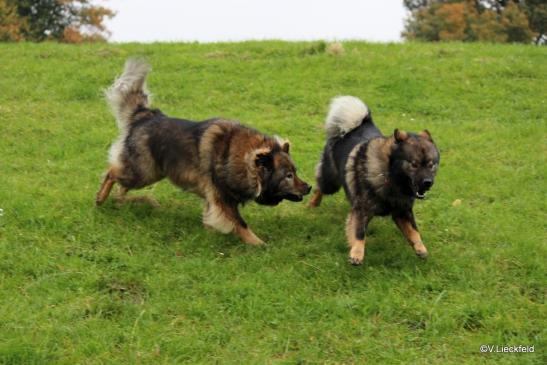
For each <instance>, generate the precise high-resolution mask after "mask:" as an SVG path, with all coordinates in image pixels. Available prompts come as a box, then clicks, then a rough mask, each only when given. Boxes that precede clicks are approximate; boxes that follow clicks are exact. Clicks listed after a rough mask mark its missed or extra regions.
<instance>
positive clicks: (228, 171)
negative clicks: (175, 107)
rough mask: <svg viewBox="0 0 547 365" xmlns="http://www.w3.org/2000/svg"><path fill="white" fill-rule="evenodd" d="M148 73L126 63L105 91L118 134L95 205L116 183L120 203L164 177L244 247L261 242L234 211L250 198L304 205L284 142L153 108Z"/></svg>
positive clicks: (220, 121)
mask: <svg viewBox="0 0 547 365" xmlns="http://www.w3.org/2000/svg"><path fill="white" fill-rule="evenodd" d="M148 72H149V66H148V65H147V64H146V63H143V62H140V61H136V60H129V61H127V63H126V65H125V70H124V73H123V75H122V76H121V77H119V78H118V79H117V80H116V82H115V83H114V85H113V86H112V87H111V88H110V89H109V90H108V91H107V93H106V95H107V99H108V102H109V104H110V106H111V107H112V110H113V112H114V114H115V116H116V119H117V121H118V127H119V129H120V136H119V138H118V140H117V141H116V142H115V143H114V144H113V145H112V147H111V148H110V158H109V162H110V168H109V169H108V171H107V173H106V176H105V178H104V181H103V183H102V185H101V188H100V190H99V192H98V193H97V198H96V203H97V204H101V203H102V202H104V200H105V199H106V198H107V197H108V195H109V194H110V190H111V189H112V186H113V185H114V183H118V184H120V185H121V189H120V194H119V196H118V199H119V200H128V199H130V198H127V197H126V193H127V192H128V191H129V190H132V189H139V188H142V187H144V186H147V185H150V184H153V183H155V182H157V181H159V180H161V179H163V178H165V177H167V178H169V180H171V182H172V183H173V184H175V185H177V186H179V187H181V188H184V189H187V190H190V191H192V192H195V193H197V194H198V195H200V196H201V197H202V198H203V199H205V208H204V212H203V223H204V224H205V226H207V227H212V228H214V229H217V230H218V231H220V232H223V233H229V232H234V233H235V234H237V235H238V236H239V237H240V238H241V239H242V240H243V241H245V242H246V243H250V244H255V245H258V244H262V243H264V242H263V241H262V240H261V239H260V238H258V237H257V236H256V235H255V234H254V233H253V232H252V231H251V230H250V229H249V228H248V227H247V224H246V223H245V221H244V220H243V218H242V217H241V215H240V214H239V210H238V206H239V205H240V204H242V203H245V202H247V201H250V200H254V201H256V202H257V203H259V204H264V205H277V204H279V203H280V202H281V201H282V200H283V199H288V200H292V201H301V200H302V197H303V196H304V195H306V194H308V193H309V192H310V190H311V187H310V186H308V184H306V183H305V182H304V181H302V180H300V179H299V178H298V176H296V168H295V166H294V163H293V162H292V160H291V157H290V156H289V143H288V142H286V141H284V140H282V139H281V138H279V137H269V136H266V135H264V134H262V133H260V132H258V131H256V130H254V129H250V128H247V127H244V126H242V125H240V124H238V123H236V122H233V121H228V120H223V119H211V120H207V121H204V122H192V121H188V120H183V119H176V118H170V117H168V116H166V115H164V114H163V113H162V112H161V111H159V110H157V109H150V108H149V96H148V92H147V90H146V86H145V80H146V75H147V74H148ZM143 198H144V197H141V198H140V199H141V200H142V199H143ZM133 200H135V199H133Z"/></svg>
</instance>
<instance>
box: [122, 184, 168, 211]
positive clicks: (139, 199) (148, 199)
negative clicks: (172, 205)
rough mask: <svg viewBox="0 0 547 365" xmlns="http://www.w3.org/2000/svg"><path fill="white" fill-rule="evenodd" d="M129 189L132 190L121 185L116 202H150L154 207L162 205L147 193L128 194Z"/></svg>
mask: <svg viewBox="0 0 547 365" xmlns="http://www.w3.org/2000/svg"><path fill="white" fill-rule="evenodd" d="M129 190H130V189H129V188H126V187H124V186H121V187H120V190H119V191H118V194H117V195H116V202H118V203H120V204H121V203H127V202H135V203H145V204H149V205H150V206H152V207H154V208H159V207H160V203H159V202H158V201H157V200H156V199H155V198H153V197H151V196H147V195H140V196H127V193H128V192H129Z"/></svg>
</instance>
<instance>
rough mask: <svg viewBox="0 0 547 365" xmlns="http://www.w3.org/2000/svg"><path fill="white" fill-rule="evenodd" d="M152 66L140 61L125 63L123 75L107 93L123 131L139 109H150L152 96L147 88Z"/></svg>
mask: <svg viewBox="0 0 547 365" xmlns="http://www.w3.org/2000/svg"><path fill="white" fill-rule="evenodd" d="M148 72H150V65H148V63H146V62H144V61H142V60H138V59H128V60H127V61H126V62H125V67H124V70H123V74H122V75H121V76H120V77H118V78H117V79H116V81H114V84H113V85H112V86H111V87H110V88H108V89H107V90H106V92H105V94H106V100H107V101H108V104H109V105H110V107H111V108H112V112H113V113H114V116H115V117H116V121H117V122H118V127H119V128H120V129H121V130H124V129H126V128H127V126H128V125H129V124H130V123H131V121H132V116H133V114H134V113H135V111H136V110H138V109H139V108H148V105H149V99H150V95H149V92H148V90H147V88H146V76H147V75H148Z"/></svg>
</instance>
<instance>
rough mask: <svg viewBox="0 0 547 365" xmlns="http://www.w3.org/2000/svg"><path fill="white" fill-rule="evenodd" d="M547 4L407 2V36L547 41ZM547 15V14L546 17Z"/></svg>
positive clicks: (536, 0)
mask: <svg viewBox="0 0 547 365" xmlns="http://www.w3.org/2000/svg"><path fill="white" fill-rule="evenodd" d="M544 3H545V0H526V1H524V0H520V1H517V0H404V4H405V6H406V7H407V8H408V9H409V10H410V11H411V15H410V17H409V18H408V19H407V20H406V23H405V30H404V32H403V36H404V37H405V38H407V39H419V40H425V41H450V40H458V41H464V42H473V41H487V42H521V43H530V42H531V41H532V40H533V39H534V38H535V40H536V43H539V42H541V41H542V40H543V39H544V32H545V24H546V14H547V7H546V6H545V4H544ZM543 12H545V13H543Z"/></svg>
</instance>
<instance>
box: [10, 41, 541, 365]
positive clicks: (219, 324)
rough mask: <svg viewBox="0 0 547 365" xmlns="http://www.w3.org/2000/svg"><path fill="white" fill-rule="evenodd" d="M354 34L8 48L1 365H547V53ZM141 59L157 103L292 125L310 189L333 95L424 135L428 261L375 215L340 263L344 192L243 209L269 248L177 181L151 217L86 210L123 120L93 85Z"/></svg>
mask: <svg viewBox="0 0 547 365" xmlns="http://www.w3.org/2000/svg"><path fill="white" fill-rule="evenodd" d="M344 46H345V50H346V52H345V54H344V55H343V56H338V57H337V56H331V55H328V54H326V53H325V52H323V49H324V47H322V46H321V45H320V44H319V45H318V44H314V43H283V42H250V43H234V44H205V45H200V44H153V45H141V44H125V45H104V44H103V45H83V46H68V45H56V44H40V45H34V44H13V45H7V44H1V45H0V138H1V142H0V156H1V157H0V208H1V209H3V215H2V216H1V217H0V363H2V364H3V363H5V364H43V363H48V364H49V363H59V364H86V363H90V364H91V363H93V364H95V363H97V364H100V363H105V364H120V363H141V364H172V363H184V362H185V363H191V364H194V363H214V362H218V363H231V364H259V363H280V364H285V363H286V364H292V363H356V364H357V363H360V364H362V363H369V364H373V363H390V364H397V363H398V364H409V363H432V364H460V363H480V364H534V363H537V364H541V363H545V361H546V355H545V354H546V352H545V350H546V345H547V341H546V328H547V326H546V325H547V321H546V318H547V312H546V309H545V293H546V287H547V282H546V273H547V272H546V265H545V262H546V258H547V236H546V231H547V225H546V222H547V213H546V212H547V206H546V196H547V186H546V181H545V177H546V175H547V171H546V155H547V153H546V152H547V138H546V130H547V123H546V119H545V116H546V115H547V105H546V100H547V99H546V96H547V94H546V89H545V86H546V85H547V83H546V81H547V76H546V75H547V62H545V60H546V59H547V48H545V47H531V46H517V45H480V44H474V45H463V44H436V45H434V44H383V45H382V44H366V43H354V42H349V43H345V44H344ZM135 55H137V56H143V57H145V58H146V59H147V60H148V61H149V62H150V63H151V64H152V65H153V69H154V70H153V72H152V74H151V75H150V79H149V86H150V88H151V90H152V92H153V93H154V105H155V106H157V107H160V108H161V109H162V110H163V111H164V112H166V113H168V114H171V115H174V116H180V117H185V118H190V119H195V120H200V119H205V118H208V117H212V116H224V117H227V118H234V119H238V120H241V121H243V122H244V123H246V124H248V125H250V126H253V127H256V128H259V129H260V130H262V131H264V132H267V133H272V134H273V133H276V134H279V135H281V136H285V137H289V138H290V139H291V141H292V142H293V148H292V154H293V157H294V160H295V161H296V163H297V165H298V166H299V174H300V175H301V177H303V178H304V179H305V180H307V181H309V182H312V183H314V181H313V171H314V166H315V164H316V162H317V160H318V157H319V154H320V151H321V148H322V146H323V138H324V133H323V130H322V121H323V119H324V115H325V113H326V109H327V105H328V102H329V100H330V98H331V97H333V96H335V95H339V94H352V95H356V96H359V97H362V98H363V99H364V100H365V101H366V102H367V104H368V105H369V106H370V107H371V109H372V110H373V114H374V117H375V120H376V122H377V124H378V125H379V126H380V128H381V129H382V130H383V131H384V132H385V133H390V132H391V131H392V130H393V129H394V128H395V127H398V128H403V129H408V130H421V129H423V128H428V129H429V130H430V131H431V133H432V134H433V137H434V138H435V140H436V142H437V144H438V146H439V148H440V150H441V156H442V157H441V167H440V170H439V174H438V178H437V181H436V184H435V186H434V187H433V189H432V191H431V192H430V194H429V198H428V199H427V200H425V201H420V202H417V204H416V207H415V211H416V216H417V220H418V225H419V227H420V228H421V231H422V236H423V238H424V242H425V244H426V246H427V247H428V249H429V251H430V258H429V259H428V260H427V261H425V262H424V261H420V260H419V259H418V258H416V257H415V255H414V254H413V252H412V250H411V248H410V247H409V246H408V245H407V244H406V243H405V242H404V239H403V237H402V235H401V234H400V233H399V232H398V231H397V229H396V228H395V226H394V224H393V223H392V222H391V221H390V220H389V219H385V218H376V219H375V220H374V221H373V222H372V223H371V225H370V234H369V238H368V242H367V251H366V258H365V263H364V265H363V266H361V267H352V266H350V265H348V264H347V263H346V257H347V248H346V243H345V237H344V222H345V216H346V214H347V212H348V204H347V202H346V201H345V198H344V197H343V194H342V193H339V194H337V195H336V196H333V197H327V198H326V199H325V201H324V203H323V206H322V207H321V208H320V209H318V210H314V211H310V210H308V209H307V208H306V206H305V204H296V203H290V202H285V203H282V204H281V205H280V206H278V207H276V208H268V207H260V206H257V205H255V204H249V205H248V206H246V207H245V208H244V209H243V215H244V217H245V218H246V219H247V221H248V222H249V224H250V226H251V227H252V228H253V230H254V231H255V232H256V233H257V234H258V235H259V236H261V237H262V238H264V239H265V240H267V241H268V243H269V244H268V246H267V247H266V248H255V247H249V246H245V245H244V244H243V243H240V242H239V241H238V240H237V239H236V238H235V237H233V236H230V235H228V236H225V235H222V234H218V233H215V232H210V231H207V230H204V229H203V228H202V227H201V220H200V214H201V205H200V201H199V199H198V198H196V197H194V196H192V195H191V194H189V193H184V192H180V191H179V190H177V189H176V188H174V187H173V186H171V185H170V184H168V183H167V182H162V183H159V184H157V185H155V186H153V187H152V188H149V189H146V191H145V192H144V193H146V194H152V195H154V196H155V197H156V198H157V199H158V200H159V202H160V203H161V207H160V208H158V209H153V208H151V207H148V206H146V205H125V206H121V207H119V206H116V204H114V203H112V201H109V202H107V203H106V204H105V205H104V206H103V207H101V208H95V207H94V205H93V203H94V196H95V193H96V191H97V189H98V186H99V181H100V177H101V175H102V173H103V171H104V170H105V168H106V167H107V165H106V154H107V150H108V147H109V144H110V142H111V141H112V140H113V139H114V138H115V137H116V134H117V130H116V126H115V122H114V119H113V117H112V116H111V115H110V113H109V111H108V109H107V107H106V105H105V103H104V100H103V97H102V91H101V90H102V89H104V88H105V87H107V86H108V85H109V84H110V83H111V82H112V80H113V78H114V77H115V76H116V75H117V74H119V73H120V72H121V69H122V66H123V63H124V60H125V59H126V58H127V57H130V56H135ZM139 193H140V192H139ZM140 194H142V193H140ZM456 199H461V201H462V204H461V205H460V206H457V207H454V206H452V202H453V201H454V200H456ZM481 344H489V345H529V346H530V345H534V346H535V352H534V353H533V354H499V353H498V354H481V353H480V352H479V346H480V345H481Z"/></svg>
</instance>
